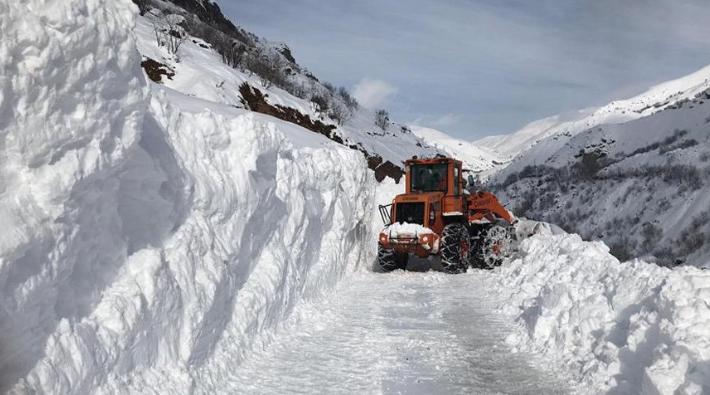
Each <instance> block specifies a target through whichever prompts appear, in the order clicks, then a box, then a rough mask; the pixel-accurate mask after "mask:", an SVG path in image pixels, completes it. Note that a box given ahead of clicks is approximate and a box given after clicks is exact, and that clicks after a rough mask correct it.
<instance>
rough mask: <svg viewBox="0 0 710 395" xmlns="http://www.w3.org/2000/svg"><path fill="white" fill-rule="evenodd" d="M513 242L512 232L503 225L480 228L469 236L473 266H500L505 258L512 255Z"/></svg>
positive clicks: (487, 268) (485, 267)
mask: <svg viewBox="0 0 710 395" xmlns="http://www.w3.org/2000/svg"><path fill="white" fill-rule="evenodd" d="M513 242H514V237H513V233H512V232H511V231H510V229H508V228H506V227H504V226H500V225H493V226H491V227H490V228H485V229H480V230H479V231H478V232H475V234H474V236H473V237H472V238H471V243H472V245H473V256H472V261H473V266H474V267H475V268H478V269H486V270H491V269H493V268H495V267H497V266H500V265H501V264H502V263H503V260H504V259H505V258H507V257H509V256H511V255H512V253H513Z"/></svg>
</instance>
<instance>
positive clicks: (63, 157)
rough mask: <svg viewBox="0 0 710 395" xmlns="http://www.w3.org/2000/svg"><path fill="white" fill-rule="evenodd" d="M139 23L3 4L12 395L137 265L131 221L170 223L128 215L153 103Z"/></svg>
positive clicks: (3, 347)
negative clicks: (51, 347)
mask: <svg viewBox="0 0 710 395" xmlns="http://www.w3.org/2000/svg"><path fill="white" fill-rule="evenodd" d="M133 15H134V9H133V8H132V6H131V5H130V4H129V3H128V2H127V1H115V2H114V1H111V2H105V1H99V0H81V1H79V0H75V1H65V0H61V1H60V0H28V1H23V2H8V1H1V2H0V26H2V36H3V37H2V40H0V65H1V66H0V87H2V88H1V89H2V90H1V91H0V218H2V227H0V290H1V291H2V293H1V294H0V306H2V308H0V392H3V391H5V390H7V389H8V387H9V386H10V385H12V384H13V383H15V382H17V380H18V379H20V378H21V377H23V376H25V375H26V374H27V373H28V372H29V370H30V369H31V368H32V367H33V366H35V365H36V364H37V362H38V361H39V360H40V359H41V358H42V357H43V356H44V355H45V353H46V351H47V350H46V349H45V345H46V344H48V343H51V342H53V341H55V340H50V338H52V337H54V339H57V337H56V336H58V334H59V333H61V332H62V331H65V330H67V328H69V327H70V323H78V322H80V321H82V320H83V319H85V318H86V317H87V316H88V315H89V314H91V311H92V310H93V307H94V306H95V305H96V303H98V301H99V300H100V299H101V293H102V291H103V290H104V289H105V288H106V287H108V285H109V284H110V283H111V282H113V281H114V280H115V278H116V276H117V275H118V273H119V272H120V271H121V270H122V269H123V266H124V263H125V261H126V257H127V255H128V253H129V245H128V244H129V240H127V239H126V237H124V231H125V228H124V227H123V223H124V221H125V222H127V221H129V220H140V221H143V222H147V221H150V219H151V218H155V219H156V220H160V219H162V218H160V217H161V216H163V215H164V214H166V215H167V213H163V212H161V213H155V214H152V215H150V216H145V217H144V218H136V217H133V216H132V215H130V213H125V212H121V201H122V200H123V196H122V194H123V192H125V191H126V186H125V185H122V179H124V175H125V173H126V170H127V168H128V166H129V164H130V163H135V161H136V160H139V159H138V156H139V153H138V151H139V150H140V147H139V140H140V133H141V130H140V127H141V123H142V121H143V117H144V113H145V111H146V108H147V99H148V91H147V88H146V83H145V79H144V78H143V76H142V72H141V69H140V55H139V54H138V52H137V51H136V48H135V45H134V43H133V39H132V35H131V32H130V29H129V27H130V26H131V25H132V24H133V18H134V16H133ZM146 170H150V169H146ZM146 225H147V224H146ZM154 230H155V231H156V233H155V234H154V237H155V238H160V237H162V234H160V232H161V231H162V229H154ZM147 241H148V240H146V242H147ZM97 357H98V355H97ZM65 362H66V361H64V362H62V363H65Z"/></svg>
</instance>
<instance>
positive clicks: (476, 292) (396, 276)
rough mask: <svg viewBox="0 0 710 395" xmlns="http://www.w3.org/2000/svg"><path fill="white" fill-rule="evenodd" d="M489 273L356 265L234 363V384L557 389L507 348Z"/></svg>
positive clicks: (312, 388) (297, 388) (328, 390)
mask: <svg viewBox="0 0 710 395" xmlns="http://www.w3.org/2000/svg"><path fill="white" fill-rule="evenodd" d="M488 275H489V274H482V273H477V274H466V275H459V276H450V275H445V274H442V273H435V272H427V273H412V272H408V273H404V272H396V273H390V274H377V273H363V274H359V275H358V276H357V277H355V278H353V279H352V280H350V281H348V282H347V283H346V284H344V285H343V286H342V287H341V288H340V289H339V291H338V292H337V293H335V294H334V295H333V296H332V298H331V300H330V302H329V303H325V304H319V305H318V306H302V307H301V308H300V309H299V310H298V311H297V312H296V314H295V315H296V316H297V318H296V319H295V320H293V322H291V323H290V324H289V327H290V328H291V329H290V330H288V331H287V332H288V333H286V334H284V333H281V334H280V335H279V336H277V337H276V340H275V341H274V343H272V344H271V345H270V346H269V347H268V349H267V351H265V352H263V353H258V354H256V355H254V356H253V357H252V358H250V359H249V360H248V361H246V362H245V363H244V364H243V365H242V366H240V367H238V368H236V369H235V371H234V374H235V376H236V377H234V378H233V379H234V380H229V381H231V384H232V385H230V387H231V388H229V389H227V391H228V392H230V393H237V394H242V393H243V394H536V395H542V394H545V395H548V394H561V393H566V392H565V391H563V390H561V389H560V388H561V387H560V385H558V384H559V382H558V381H557V380H556V379H555V377H554V376H553V375H552V374H551V373H549V372H548V373H545V372H543V371H542V370H541V369H539V368H535V367H534V366H540V365H543V364H544V362H542V361H540V360H538V359H536V358H534V357H532V356H530V355H526V354H513V353H510V351H509V348H508V347H506V345H505V344H503V339H504V338H505V336H506V332H507V329H506V325H505V324H503V319H502V318H501V317H498V316H497V313H495V312H494V308H493V305H494V302H492V301H490V300H488V299H487V298H486V291H485V290H486V277H487V276H488Z"/></svg>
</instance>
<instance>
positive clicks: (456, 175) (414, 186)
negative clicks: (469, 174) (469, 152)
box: [405, 158, 463, 196]
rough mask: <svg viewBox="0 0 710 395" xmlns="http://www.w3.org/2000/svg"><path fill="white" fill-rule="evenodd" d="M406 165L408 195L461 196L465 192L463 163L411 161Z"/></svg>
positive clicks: (437, 160) (441, 160)
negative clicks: (437, 194) (440, 194)
mask: <svg viewBox="0 0 710 395" xmlns="http://www.w3.org/2000/svg"><path fill="white" fill-rule="evenodd" d="M405 165H406V177H405V178H406V180H405V181H406V184H407V187H406V191H407V192H406V193H407V195H418V194H425V193H442V194H443V195H444V196H460V195H461V194H462V193H463V191H462V189H463V176H462V173H461V162H460V161H457V160H455V159H451V158H434V159H416V158H414V159H410V160H408V161H406V162H405Z"/></svg>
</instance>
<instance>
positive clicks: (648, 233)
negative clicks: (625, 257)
mask: <svg viewBox="0 0 710 395" xmlns="http://www.w3.org/2000/svg"><path fill="white" fill-rule="evenodd" d="M662 238H663V230H662V229H661V228H659V227H658V226H656V225H654V224H652V223H650V222H645V223H644V224H643V227H642V228H641V240H642V241H641V248H642V250H643V252H644V253H650V252H652V251H653V249H654V248H655V247H656V245H658V243H659V242H660V241H661V239H662Z"/></svg>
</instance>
